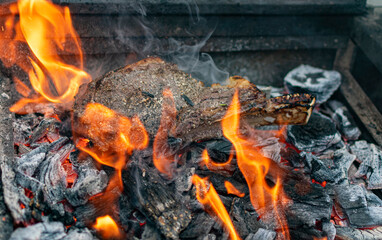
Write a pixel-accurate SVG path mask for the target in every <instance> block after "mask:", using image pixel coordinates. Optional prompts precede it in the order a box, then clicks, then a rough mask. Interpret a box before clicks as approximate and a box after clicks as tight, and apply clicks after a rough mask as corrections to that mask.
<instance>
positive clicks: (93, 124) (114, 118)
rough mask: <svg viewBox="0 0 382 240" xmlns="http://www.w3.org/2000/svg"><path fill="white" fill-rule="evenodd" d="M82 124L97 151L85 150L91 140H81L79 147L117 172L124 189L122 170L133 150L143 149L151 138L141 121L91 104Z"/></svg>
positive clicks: (86, 110)
mask: <svg viewBox="0 0 382 240" xmlns="http://www.w3.org/2000/svg"><path fill="white" fill-rule="evenodd" d="M79 121H80V122H81V123H82V124H83V126H85V127H84V128H85V129H86V130H85V133H86V135H87V136H88V137H89V138H90V139H91V140H93V141H94V145H95V146H94V147H93V148H88V147H86V145H87V143H88V142H89V140H87V141H86V140H85V141H84V140H79V142H78V144H77V147H78V148H79V149H80V150H82V151H84V152H86V153H88V154H89V155H90V156H92V157H93V158H94V159H95V160H96V161H98V162H99V163H101V164H103V165H106V166H110V167H113V168H115V169H116V170H117V174H118V176H119V177H118V178H119V182H120V187H121V188H122V177H121V172H122V169H123V168H124V167H125V165H126V160H127V159H128V157H129V155H131V153H132V151H133V150H134V149H144V148H146V147H147V145H148V143H149V136H148V134H147V132H146V129H145V127H144V126H143V124H142V122H141V121H140V120H139V118H138V117H133V118H132V119H130V118H127V117H124V116H121V115H119V114H117V113H115V112H114V111H113V110H111V109H109V108H107V107H105V106H103V105H102V104H99V103H89V104H88V105H87V106H86V109H85V112H84V114H83V116H82V117H81V118H80V119H79Z"/></svg>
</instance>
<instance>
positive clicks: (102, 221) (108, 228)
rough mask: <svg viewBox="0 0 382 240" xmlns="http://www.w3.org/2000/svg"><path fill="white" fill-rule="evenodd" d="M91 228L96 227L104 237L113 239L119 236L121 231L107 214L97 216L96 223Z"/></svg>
mask: <svg viewBox="0 0 382 240" xmlns="http://www.w3.org/2000/svg"><path fill="white" fill-rule="evenodd" d="M93 228H94V229H96V230H97V232H98V233H99V234H100V235H101V236H102V237H103V238H104V239H113V238H114V239H115V238H120V237H121V232H120V230H119V228H118V225H117V224H116V223H115V221H114V220H113V218H111V217H110V216H109V215H106V216H103V217H98V218H97V220H96V223H95V224H94V225H93Z"/></svg>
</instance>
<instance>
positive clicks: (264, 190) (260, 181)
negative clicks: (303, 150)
mask: <svg viewBox="0 0 382 240" xmlns="http://www.w3.org/2000/svg"><path fill="white" fill-rule="evenodd" d="M239 110H240V103H239V99H238V92H237V91H236V93H235V95H234V96H233V99H232V103H231V105H230V107H229V108H228V110H227V113H226V115H225V117H224V119H223V121H222V130H223V134H224V136H225V137H226V138H227V139H228V140H230V141H231V142H232V144H233V145H234V147H235V150H236V158H237V164H238V167H239V169H240V171H241V172H242V173H243V175H244V178H245V179H246V181H247V184H248V187H249V192H250V199H251V203H252V205H253V206H254V207H255V209H256V210H257V211H258V213H259V214H260V215H263V214H262V213H269V212H270V211H273V214H274V215H275V218H276V220H277V222H278V224H279V226H280V227H281V231H282V233H283V235H284V237H285V238H287V239H289V230H288V227H287V224H286V219H285V216H284V215H283V214H282V213H280V212H281V210H282V209H280V204H281V206H282V205H283V204H284V201H287V199H286V197H285V195H284V193H283V189H282V185H281V182H282V177H281V174H279V172H277V170H276V169H272V168H270V166H271V163H272V162H271V160H270V159H268V158H266V157H264V156H263V155H262V154H261V153H260V151H259V149H257V148H256V147H253V146H254V145H255V144H254V142H253V140H251V139H248V138H246V137H245V136H242V135H241V134H240V133H239V126H240V119H239V118H240V114H239V112H240V111H239ZM270 178H272V179H274V180H273V183H272V184H271V183H270V182H269V179H270ZM267 179H268V180H267ZM270 204H271V205H273V209H274V210H272V208H270Z"/></svg>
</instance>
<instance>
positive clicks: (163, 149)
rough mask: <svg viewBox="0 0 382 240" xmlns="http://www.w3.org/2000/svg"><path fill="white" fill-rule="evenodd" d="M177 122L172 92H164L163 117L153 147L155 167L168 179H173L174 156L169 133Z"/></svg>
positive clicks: (167, 90)
mask: <svg viewBox="0 0 382 240" xmlns="http://www.w3.org/2000/svg"><path fill="white" fill-rule="evenodd" d="M175 120H176V108H175V102H174V97H173V95H172V92H171V90H169V89H166V90H164V91H163V105H162V117H161V120H160V125H159V129H158V132H157V134H156V136H155V140H154V146H153V151H154V152H153V161H154V165H155V167H156V168H157V169H158V170H159V171H160V172H161V173H163V174H165V175H166V176H167V177H169V178H171V177H172V167H173V166H172V163H173V162H174V156H172V155H171V154H170V152H171V151H170V149H169V146H168V144H167V138H168V131H169V130H170V129H171V128H172V126H173V125H174V123H175Z"/></svg>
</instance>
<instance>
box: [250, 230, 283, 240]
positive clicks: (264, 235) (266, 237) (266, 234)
mask: <svg viewBox="0 0 382 240" xmlns="http://www.w3.org/2000/svg"><path fill="white" fill-rule="evenodd" d="M275 238H276V232H275V231H271V230H267V229H264V228H259V230H258V231H257V232H256V233H255V234H253V233H250V234H249V235H248V236H247V237H246V238H245V240H273V239H275Z"/></svg>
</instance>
